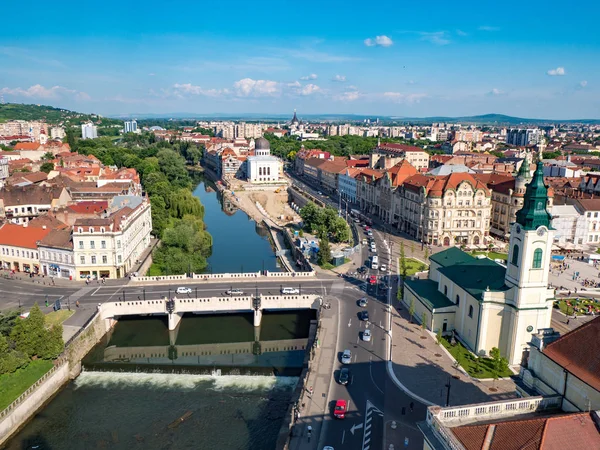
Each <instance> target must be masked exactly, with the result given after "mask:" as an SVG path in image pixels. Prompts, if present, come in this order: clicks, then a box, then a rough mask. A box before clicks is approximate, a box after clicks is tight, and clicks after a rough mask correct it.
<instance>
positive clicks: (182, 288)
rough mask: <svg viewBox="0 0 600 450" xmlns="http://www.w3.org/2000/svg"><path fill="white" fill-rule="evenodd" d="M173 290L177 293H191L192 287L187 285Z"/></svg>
mask: <svg viewBox="0 0 600 450" xmlns="http://www.w3.org/2000/svg"><path fill="white" fill-rule="evenodd" d="M175 292H177V293H178V294H191V293H192V288H189V287H178V288H177V290H176V291H175Z"/></svg>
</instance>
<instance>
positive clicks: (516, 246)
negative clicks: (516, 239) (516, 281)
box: [512, 244, 519, 266]
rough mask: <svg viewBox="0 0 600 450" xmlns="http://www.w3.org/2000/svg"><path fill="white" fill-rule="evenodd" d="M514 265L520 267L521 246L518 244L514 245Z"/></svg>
mask: <svg viewBox="0 0 600 450" xmlns="http://www.w3.org/2000/svg"><path fill="white" fill-rule="evenodd" d="M512 264H514V265H515V266H518V265H519V246H518V245H516V244H515V245H513V253H512Z"/></svg>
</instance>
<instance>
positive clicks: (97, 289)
mask: <svg viewBox="0 0 600 450" xmlns="http://www.w3.org/2000/svg"><path fill="white" fill-rule="evenodd" d="M99 290H100V288H99V287H98V288H96V290H95V291H94V292H92V293H91V294H90V295H94V294H96V292H98V291H99Z"/></svg>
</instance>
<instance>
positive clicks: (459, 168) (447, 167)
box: [428, 164, 475, 175]
mask: <svg viewBox="0 0 600 450" xmlns="http://www.w3.org/2000/svg"><path fill="white" fill-rule="evenodd" d="M451 173H475V171H474V170H471V169H469V168H468V167H467V166H465V165H463V164H444V165H443V166H440V167H436V168H435V169H433V170H430V171H429V173H428V175H450V174H451Z"/></svg>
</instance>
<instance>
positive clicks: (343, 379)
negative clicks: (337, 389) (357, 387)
mask: <svg viewBox="0 0 600 450" xmlns="http://www.w3.org/2000/svg"><path fill="white" fill-rule="evenodd" d="M351 379H352V374H351V373H350V369H348V368H347V367H342V370H340V376H339V377H338V382H339V383H340V384H341V385H344V386H345V385H347V384H348V383H350V382H351Z"/></svg>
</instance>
